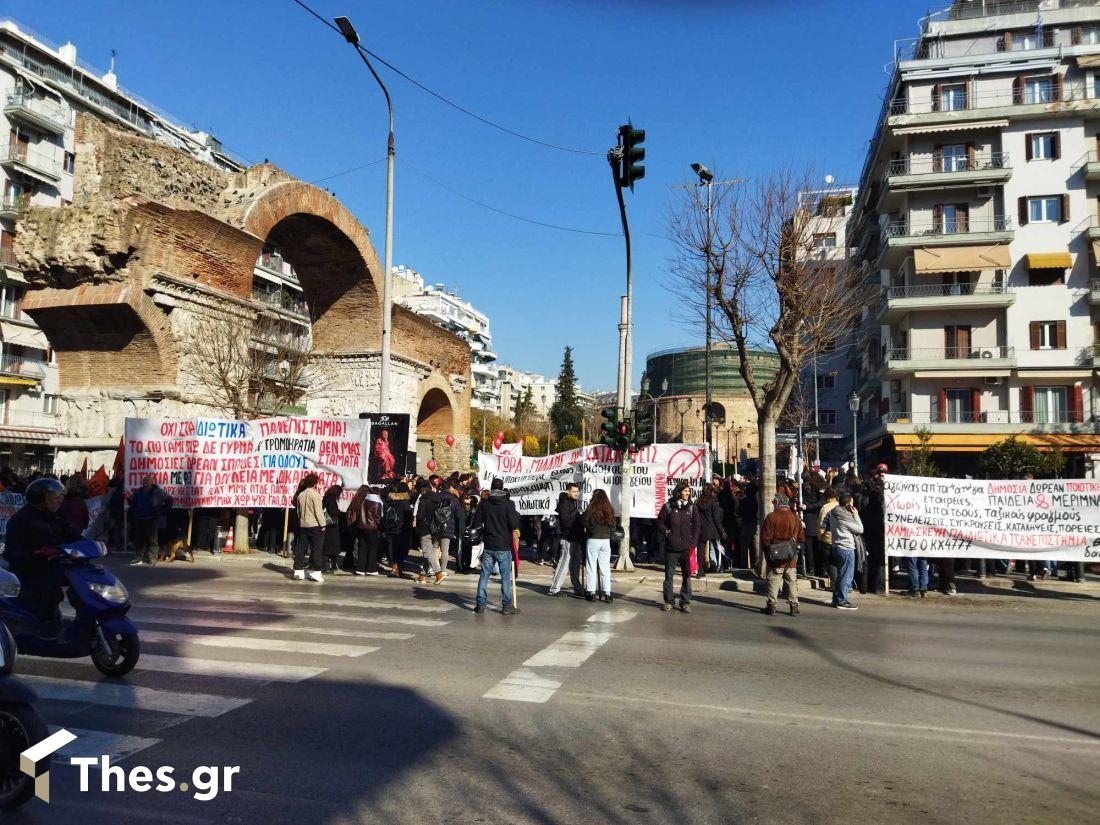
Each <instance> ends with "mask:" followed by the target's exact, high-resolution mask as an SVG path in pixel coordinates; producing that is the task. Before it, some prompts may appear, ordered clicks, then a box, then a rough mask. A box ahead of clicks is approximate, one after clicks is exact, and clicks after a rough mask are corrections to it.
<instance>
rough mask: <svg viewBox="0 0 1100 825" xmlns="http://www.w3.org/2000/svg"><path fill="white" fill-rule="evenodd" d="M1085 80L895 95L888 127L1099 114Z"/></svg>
mask: <svg viewBox="0 0 1100 825" xmlns="http://www.w3.org/2000/svg"><path fill="white" fill-rule="evenodd" d="M1093 91H1094V90H1093V89H1091V88H1090V87H1089V86H1088V85H1087V84H1085V83H1081V82H1077V83H1066V82H1064V81H1063V82H1061V83H1058V82H1053V81H1052V82H1050V83H1047V84H1044V85H1042V86H1039V87H1032V86H1028V87H1025V88H1022V89H1021V88H1016V89H1003V90H992V91H985V92H974V93H969V92H960V93H959V94H958V95H957V96H956V97H952V98H950V99H948V98H935V97H933V95H932V93H931V92H928V93H927V94H923V93H922V95H921V97H920V98H916V97H914V98H910V97H899V98H895V99H893V100H891V101H890V104H889V106H888V112H889V118H888V123H889V125H890V126H891V127H900V126H921V125H929V124H935V123H968V122H972V121H978V120H988V119H993V118H1006V117H1028V118H1034V117H1042V116H1044V115H1049V116H1052V117H1064V116H1066V115H1074V114H1076V115H1081V116H1084V117H1100V98H1098V97H1096V96H1095V94H1093Z"/></svg>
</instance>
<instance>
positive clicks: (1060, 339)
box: [1054, 321, 1066, 349]
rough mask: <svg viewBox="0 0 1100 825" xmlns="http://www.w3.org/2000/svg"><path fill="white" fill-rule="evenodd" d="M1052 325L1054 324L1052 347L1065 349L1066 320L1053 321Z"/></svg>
mask: <svg viewBox="0 0 1100 825" xmlns="http://www.w3.org/2000/svg"><path fill="white" fill-rule="evenodd" d="M1054 326H1055V332H1054V347H1055V348H1056V349H1065V348H1066V322H1065V321H1055V322H1054Z"/></svg>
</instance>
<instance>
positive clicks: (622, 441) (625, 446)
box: [615, 418, 631, 453]
mask: <svg viewBox="0 0 1100 825" xmlns="http://www.w3.org/2000/svg"><path fill="white" fill-rule="evenodd" d="M616 436H617V438H616V439H615V449H616V450H618V451H619V452H621V453H625V452H626V451H627V450H629V449H630V440H631V427H630V419H629V418H624V419H623V420H622V421H620V422H619V426H618V429H617V430H616Z"/></svg>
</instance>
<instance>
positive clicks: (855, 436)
mask: <svg viewBox="0 0 1100 825" xmlns="http://www.w3.org/2000/svg"><path fill="white" fill-rule="evenodd" d="M848 409H849V410H851V411H852V472H853V473H854V474H855V475H856V476H859V394H858V393H857V392H856V391H855V390H852V394H851V395H849V396H848Z"/></svg>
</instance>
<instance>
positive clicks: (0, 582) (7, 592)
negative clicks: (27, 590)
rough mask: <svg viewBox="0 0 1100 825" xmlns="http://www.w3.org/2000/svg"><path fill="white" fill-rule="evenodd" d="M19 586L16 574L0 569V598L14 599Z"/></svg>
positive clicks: (17, 593)
mask: <svg viewBox="0 0 1100 825" xmlns="http://www.w3.org/2000/svg"><path fill="white" fill-rule="evenodd" d="M21 587H22V585H20V583H19V577H18V576H16V575H15V574H14V573H12V572H11V571H10V570H0V599H14V598H15V597H16V596H18V595H19V591H20V589H21Z"/></svg>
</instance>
